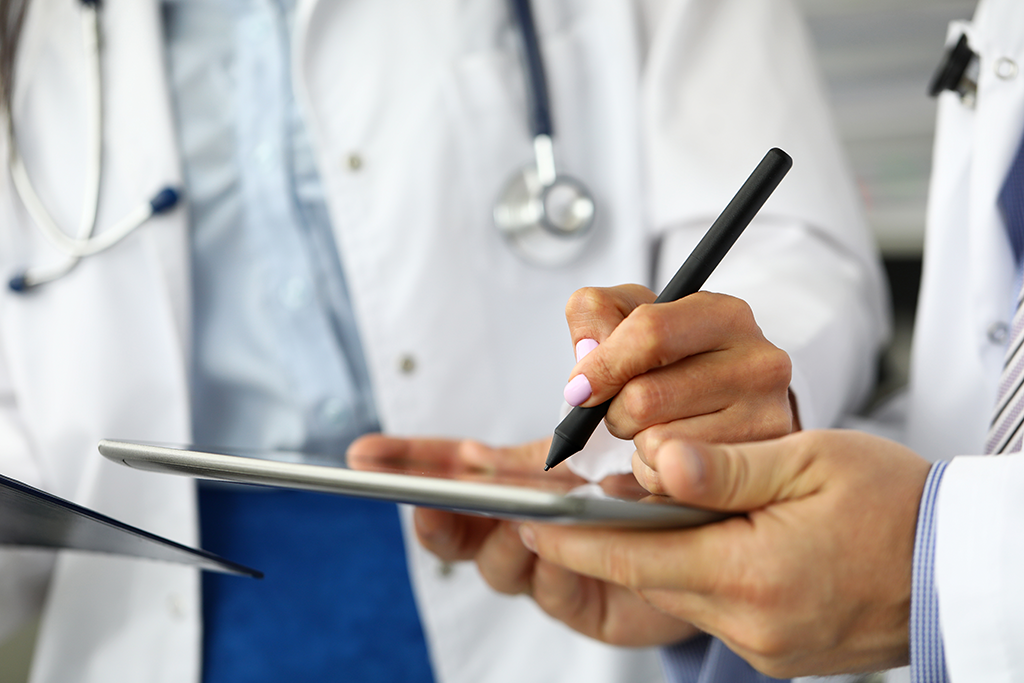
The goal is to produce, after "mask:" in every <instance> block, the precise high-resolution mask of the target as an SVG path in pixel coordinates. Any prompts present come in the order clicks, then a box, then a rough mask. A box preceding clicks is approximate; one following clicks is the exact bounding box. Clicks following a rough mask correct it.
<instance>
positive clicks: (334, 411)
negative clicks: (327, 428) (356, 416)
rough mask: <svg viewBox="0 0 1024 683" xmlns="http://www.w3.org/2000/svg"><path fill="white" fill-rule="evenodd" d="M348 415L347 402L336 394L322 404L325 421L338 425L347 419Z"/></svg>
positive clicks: (321, 408)
mask: <svg viewBox="0 0 1024 683" xmlns="http://www.w3.org/2000/svg"><path fill="white" fill-rule="evenodd" d="M347 415H348V407H347V406H346V405H345V402H344V401H343V400H341V399H340V398H338V397H337V396H334V397H332V398H329V399H327V400H326V401H324V403H323V405H322V406H320V417H321V419H323V421H324V422H326V423H327V424H331V425H338V424H341V423H342V422H344V421H345V418H346V417H347Z"/></svg>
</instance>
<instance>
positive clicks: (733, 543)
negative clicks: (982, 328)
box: [520, 431, 930, 678]
mask: <svg viewBox="0 0 1024 683" xmlns="http://www.w3.org/2000/svg"><path fill="white" fill-rule="evenodd" d="M642 453H643V454H642V457H637V458H635V459H634V474H635V475H636V476H637V479H638V480H639V481H641V483H643V482H645V481H646V482H650V481H655V482H656V485H655V486H653V488H657V489H658V490H660V491H662V492H663V493H665V494H667V495H670V496H672V497H673V498H675V499H676V500H678V501H679V502H682V503H687V504H691V505H696V506H699V507H705V508H711V509H716V510H724V511H732V512H737V513H740V514H737V515H736V516H734V517H731V518H729V519H727V520H725V521H723V522H718V523H715V524H710V525H707V526H704V527H699V528H695V529H687V530H678V531H669V532H662V531H654V532H652V531H640V532H637V531H612V530H593V529H584V528H579V527H557V526H553V525H539V524H534V523H529V524H523V525H522V526H521V527H520V536H521V538H522V540H523V542H524V544H525V545H526V546H527V547H529V548H530V549H532V550H534V551H535V552H536V553H537V555H538V557H539V558H541V560H542V561H544V562H549V563H552V564H555V565H558V566H560V567H562V568H563V569H564V570H568V571H569V572H574V573H577V574H579V575H581V576H585V577H590V578H591V579H592V580H594V581H596V582H597V585H598V586H599V588H597V589H595V592H596V593H600V592H601V591H602V590H604V591H610V590H612V589H613V587H616V590H619V589H628V590H629V591H631V592H632V593H633V594H634V595H635V596H636V597H637V599H641V600H643V601H645V602H647V603H648V604H650V605H651V606H652V607H654V608H656V609H658V610H659V611H661V612H663V613H665V614H669V615H672V616H674V617H676V618H678V619H680V620H681V621H685V622H688V623H692V624H694V625H696V626H697V627H698V628H700V629H701V630H702V631H705V632H707V633H710V634H712V635H714V636H716V637H718V638H720V639H722V640H723V641H724V642H725V643H726V645H728V646H729V648H730V649H732V650H733V651H734V652H736V653H737V654H738V655H740V656H741V657H743V658H744V659H746V660H747V661H748V662H750V663H751V664H752V665H753V666H754V667H755V668H757V669H758V670H760V671H762V672H764V673H767V674H769V675H771V676H774V677H778V678H789V677H793V676H801V675H814V674H816V675H823V674H831V673H840V672H856V671H870V670H877V669H883V668H891V667H894V666H900V665H903V664H906V663H907V661H908V640H909V613H910V590H911V567H912V561H913V548H914V533H915V528H916V520H917V511H918V504H919V501H920V498H921V492H922V490H923V488H924V482H925V479H926V478H927V475H928V470H929V467H930V465H929V463H928V462H927V461H925V460H924V459H922V458H921V457H919V456H918V455H917V454H915V453H913V452H912V451H910V450H909V449H907V448H905V447H903V446H901V445H899V444H896V443H894V442H891V441H887V440H885V439H882V438H880V437H876V436H872V435H868V434H863V433H858V432H849V431H813V432H800V433H796V434H793V435H791V436H788V437H785V438H782V439H777V440H771V441H766V442H759V443H749V444H725V445H708V444H695V443H685V442H682V441H678V440H673V441H668V442H665V443H664V444H662V445H661V446H660V447H659V448H657V449H656V450H654V451H647V452H642ZM602 582H603V586H602ZM535 590H536V589H535ZM595 600H596V599H595ZM538 602H539V601H538ZM541 606H542V607H545V609H547V610H548V612H549V613H551V614H552V616H554V617H555V618H558V619H561V620H563V621H565V622H566V623H569V624H570V625H572V622H573V620H574V619H575V617H574V616H573V615H572V614H570V613H567V612H564V611H558V610H552V609H548V607H547V606H545V605H544V604H541ZM574 609H575V610H576V611H577V612H584V611H586V610H587V609H588V608H587V606H585V605H580V604H577V605H576V606H575V607H574ZM606 628H607V627H606Z"/></svg>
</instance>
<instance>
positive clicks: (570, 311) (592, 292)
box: [565, 287, 611, 321]
mask: <svg viewBox="0 0 1024 683" xmlns="http://www.w3.org/2000/svg"><path fill="white" fill-rule="evenodd" d="M610 307H611V302H610V300H609V297H608V295H607V293H606V292H605V291H604V290H603V289H601V288H599V287H583V288H582V289H577V290H576V291H575V292H573V293H572V296H570V297H569V301H568V302H567V303H566V304H565V317H566V318H567V319H568V320H570V321H576V320H578V321H584V320H591V319H594V318H597V317H601V316H602V314H603V313H605V312H606V311H608V310H609V308H610Z"/></svg>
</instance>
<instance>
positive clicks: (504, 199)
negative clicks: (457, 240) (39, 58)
mask: <svg viewBox="0 0 1024 683" xmlns="http://www.w3.org/2000/svg"><path fill="white" fill-rule="evenodd" d="M80 1H81V5H82V34H83V42H84V46H85V53H86V74H87V78H88V81H89V82H88V92H89V105H88V106H89V123H90V126H89V147H88V155H89V159H88V160H89V163H88V165H87V167H86V173H87V177H86V182H85V189H86V191H85V201H84V202H83V205H82V214H81V218H80V220H79V226H78V231H77V232H76V233H75V235H74V236H71V235H69V234H68V233H67V232H65V231H64V230H62V229H61V228H60V226H58V225H57V222H56V221H55V220H54V219H53V217H52V216H51V215H50V212H49V211H47V209H46V206H45V205H44V204H43V202H42V201H41V200H40V198H39V195H38V194H37V193H36V191H35V187H34V186H33V185H32V181H31V179H30V178H29V175H28V171H27V170H26V169H25V164H24V162H23V161H22V158H21V154H20V152H19V151H18V146H17V144H16V141H15V136H14V125H13V115H12V113H11V111H10V109H9V107H8V109H7V111H6V112H4V113H5V114H6V117H7V125H8V137H9V139H10V146H9V149H10V160H9V163H10V170H11V177H12V180H13V182H14V187H15V190H16V191H17V193H18V196H19V197H20V198H21V201H22V203H23V204H24V205H25V208H26V210H27V211H28V213H29V215H30V217H31V218H32V220H33V221H34V222H35V224H36V226H37V227H38V228H39V230H40V232H42V233H43V235H44V236H45V237H46V239H47V241H49V243H50V244H51V245H52V246H53V247H54V248H55V249H56V250H57V251H59V252H60V253H61V254H62V255H63V256H64V258H63V259H62V260H61V261H59V262H58V263H55V264H51V265H46V266H33V267H30V268H25V269H23V270H21V271H20V272H18V273H16V274H15V275H14V276H13V277H12V278H11V279H10V281H9V282H8V287H9V288H10V289H11V290H13V291H15V292H28V291H31V290H32V289H33V288H35V287H38V286H39V285H42V284H45V283H47V282H53V281H54V280H57V279H59V278H61V277H63V276H64V275H66V274H67V273H69V272H70V271H71V269H72V268H74V267H75V265H77V264H78V262H79V261H81V260H82V259H83V258H85V257H86V256H92V255H94V254H98V253H100V252H103V251H106V250H107V249H110V248H111V247H113V246H114V245H115V244H118V243H119V242H120V241H121V240H123V239H124V238H125V237H127V236H128V235H130V234H131V233H132V232H133V231H135V230H136V229H137V228H139V227H140V226H142V225H144V224H145V223H146V222H147V221H149V220H150V219H151V218H153V217H154V216H156V215H159V214H162V213H166V212H167V211H170V210H171V209H172V208H174V207H175V206H176V205H177V204H178V201H179V193H178V190H177V189H175V188H174V187H171V186H168V187H165V188H163V189H161V190H160V191H159V192H157V193H156V194H155V195H154V196H153V197H152V198H151V199H150V200H149V201H147V202H145V203H143V204H141V205H139V206H138V207H137V208H136V209H134V210H133V211H131V212H130V213H129V214H128V215H126V216H125V217H124V218H122V219H121V220H120V221H118V222H117V223H115V224H114V225H112V226H111V227H110V228H108V229H107V230H104V231H103V232H101V233H99V234H96V215H97V210H98V206H99V193H100V178H101V176H102V172H103V82H102V77H101V75H100V73H101V55H100V42H101V41H100V26H99V8H98V5H99V0H80ZM509 7H510V9H511V12H512V18H513V23H514V24H515V25H516V27H517V28H518V30H519V33H520V37H521V42H522V50H523V63H524V72H525V75H526V80H527V82H528V86H529V94H530V96H531V97H530V103H529V105H530V112H529V119H530V130H531V132H532V134H533V151H534V164H533V165H531V166H527V167H526V168H524V169H523V170H522V171H521V172H519V173H517V174H516V175H515V176H514V177H513V178H512V179H511V180H510V181H509V183H508V185H506V187H505V190H504V191H503V192H502V194H501V197H500V198H499V199H498V201H497V203H496V204H495V207H494V223H495V225H496V226H497V228H498V230H499V231H500V232H501V233H502V234H503V235H504V236H505V238H506V239H507V240H508V243H509V245H510V246H511V247H512V249H513V251H515V252H516V253H517V254H519V255H520V256H522V257H523V258H524V259H526V260H527V261H529V262H531V263H535V264H538V265H543V266H556V265H563V264H565V263H567V262H569V261H571V260H572V259H573V258H575V257H576V256H577V255H578V254H579V253H580V251H582V249H583V247H584V246H585V245H586V242H587V238H588V237H589V236H590V234H591V233H592V230H591V228H592V227H593V224H594V214H595V208H596V207H595V205H594V200H593V197H592V196H591V194H590V192H589V191H588V190H587V188H586V187H585V186H584V185H583V184H582V183H581V182H579V181H578V180H576V179H574V178H571V177H569V176H566V175H562V174H559V173H558V172H557V170H556V168H555V157H554V145H553V141H552V139H553V127H552V124H551V111H550V106H551V105H550V101H549V98H548V91H547V81H546V78H545V75H544V63H543V61H542V59H541V55H540V47H539V44H538V41H537V30H536V27H535V25H534V21H533V14H532V12H531V9H530V4H529V0H509Z"/></svg>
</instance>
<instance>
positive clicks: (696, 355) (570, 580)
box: [349, 285, 797, 646]
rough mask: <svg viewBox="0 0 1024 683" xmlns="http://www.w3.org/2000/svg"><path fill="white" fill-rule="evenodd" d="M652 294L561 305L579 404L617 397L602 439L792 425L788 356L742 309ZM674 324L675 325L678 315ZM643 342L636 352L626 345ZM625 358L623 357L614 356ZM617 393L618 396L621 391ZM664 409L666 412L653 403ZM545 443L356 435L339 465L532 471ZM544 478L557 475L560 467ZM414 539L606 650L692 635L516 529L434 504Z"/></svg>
mask: <svg viewBox="0 0 1024 683" xmlns="http://www.w3.org/2000/svg"><path fill="white" fill-rule="evenodd" d="M655 298H656V297H655V294H654V293H653V292H651V291H650V290H648V289H647V288H645V287H641V286H639V285H625V286H622V287H616V288H586V289H582V290H579V291H578V292H577V293H576V294H574V295H573V297H572V298H571V299H570V300H569V302H568V304H567V306H566V319H567V321H568V323H569V328H570V331H571V333H572V340H573V344H574V346H575V345H576V344H577V343H578V342H579V341H580V340H593V341H594V342H595V343H596V348H595V349H594V350H593V351H592V352H591V353H589V354H588V355H586V356H585V357H584V358H582V359H580V362H579V363H578V364H577V365H576V367H575V368H574V369H573V371H572V374H571V377H577V376H580V375H582V374H584V373H587V376H588V377H590V378H592V379H593V382H592V384H593V387H594V395H593V396H592V397H591V398H590V399H589V400H587V401H586V402H585V403H584V405H595V404H597V403H600V402H603V401H604V400H605V399H606V398H609V397H611V396H613V395H615V394H616V393H618V396H617V397H616V398H615V400H614V401H613V402H612V405H611V409H610V410H609V413H608V417H607V418H606V423H607V424H608V426H609V429H610V430H611V431H612V433H613V434H615V435H616V436H619V437H621V438H625V439H628V438H635V439H637V442H638V443H644V444H646V445H647V446H648V447H650V448H653V447H655V446H656V445H657V444H659V443H661V442H662V441H664V440H665V439H668V438H676V437H680V436H684V437H688V438H710V439H715V440H721V441H737V440H747V439H765V438H771V437H775V436H780V435H782V434H787V433H789V432H790V431H791V430H792V429H794V428H795V427H796V425H797V423H796V418H795V415H794V411H793V406H792V403H791V401H790V397H789V390H788V387H789V381H790V374H791V365H790V362H789V358H788V356H787V355H786V354H785V353H784V352H782V351H780V350H779V349H778V348H776V347H775V346H774V345H772V344H771V343H770V342H768V341H767V340H766V339H765V338H764V335H763V334H762V333H761V330H760V328H759V327H758V326H757V324H756V322H755V321H754V317H753V314H752V313H751V311H750V308H749V306H747V305H746V303H744V302H743V301H741V300H739V299H736V298H734V297H729V296H725V295H718V294H709V293H704V292H700V293H697V294H694V295H692V296H689V297H686V298H685V299H682V300H680V301H676V302H672V303H668V304H659V305H657V306H651V305H649V304H651V303H652V302H653V301H654V299H655ZM681 321H683V322H681ZM638 338H639V339H643V340H645V344H646V345H645V346H644V347H643V348H641V349H639V350H635V349H634V350H632V351H630V349H631V348H632V347H633V346H635V344H634V342H633V340H635V339H638ZM626 357H628V359H627V360H625V361H623V360H621V359H622V358H626ZM620 389H621V392H620ZM666 402H669V403H670V404H671V405H673V406H675V408H673V412H672V413H671V414H670V413H668V412H666V411H665V410H664V409H663V406H664V405H667V404H668V403H666ZM549 444H550V438H545V439H542V440H539V441H535V442H532V443H527V444H522V445H520V446H515V447H510V448H490V447H488V446H486V445H484V444H480V443H477V442H472V441H447V442H446V441H443V440H436V439H435V440H427V439H391V438H385V437H380V436H372V437H364V438H363V439H360V440H358V441H357V442H356V443H355V444H353V446H352V448H351V449H350V451H349V459H350V461H353V462H356V463H358V462H359V461H360V460H363V461H368V460H373V459H381V458H384V459H387V458H392V459H398V460H401V459H403V458H413V459H416V458H421V457H429V458H432V459H434V460H436V461H438V462H447V463H452V462H457V461H461V462H463V463H465V464H471V465H473V466H476V467H479V468H481V469H483V470H487V469H495V468H512V469H514V468H516V467H524V468H527V469H530V470H533V469H537V470H539V469H540V468H541V467H542V465H543V462H544V459H545V456H546V454H547V450H548V446H549ZM549 476H568V474H567V468H565V467H560V468H556V469H555V470H553V471H552V472H551V473H549ZM414 521H415V526H416V532H417V535H418V537H419V540H420V542H421V543H422V544H423V545H424V546H425V547H426V548H427V549H428V550H430V551H432V552H433V553H434V554H436V555H437V556H438V557H440V558H441V559H443V560H446V561H460V560H473V561H475V562H476V564H477V566H478V568H479V570H480V573H481V574H482V575H483V577H484V579H485V580H486V581H487V582H488V584H490V586H491V587H492V588H494V589H495V590H497V591H500V592H502V593H508V594H521V593H526V594H529V595H531V596H532V597H533V599H534V600H535V601H537V603H538V604H539V605H540V606H541V607H542V608H544V609H545V610H546V611H548V612H549V613H552V614H555V615H562V616H561V617H560V618H563V620H564V621H566V623H568V624H569V625H570V626H572V627H573V628H575V629H576V630H578V631H580V632H582V633H584V634H586V635H589V636H591V637H594V638H597V639H600V640H602V641H605V642H609V643H614V644H617V645H628V646H645V645H658V644H662V643H666V642H674V641H678V640H681V639H683V638H686V637H689V636H692V635H694V634H695V633H697V630H696V629H695V628H694V627H693V626H691V625H690V624H687V623H685V622H681V621H679V620H678V619H675V618H673V617H670V616H666V615H665V614H663V613H662V612H661V611H659V610H657V609H654V608H652V607H651V606H650V605H648V604H647V603H646V602H644V601H643V600H640V599H638V598H637V596H636V595H635V594H634V593H633V592H632V591H630V590H629V589H626V588H619V587H614V586H610V585H607V584H604V583H602V582H597V581H593V580H591V579H590V578H589V577H585V576H582V575H579V574H577V573H575V572H570V571H566V570H564V569H562V568H560V567H558V566H556V565H554V564H552V563H549V562H546V561H543V560H540V561H538V559H537V557H536V556H535V555H534V554H533V553H531V552H530V551H528V550H527V549H526V548H525V547H524V546H523V544H522V542H521V540H520V538H519V535H518V525H516V524H514V523H510V522H499V521H496V520H493V519H484V518H479V517H472V516H467V515H457V514H454V513H450V512H444V511H440V510H433V509H426V508H420V509H417V510H416V511H415V513H414Z"/></svg>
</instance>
